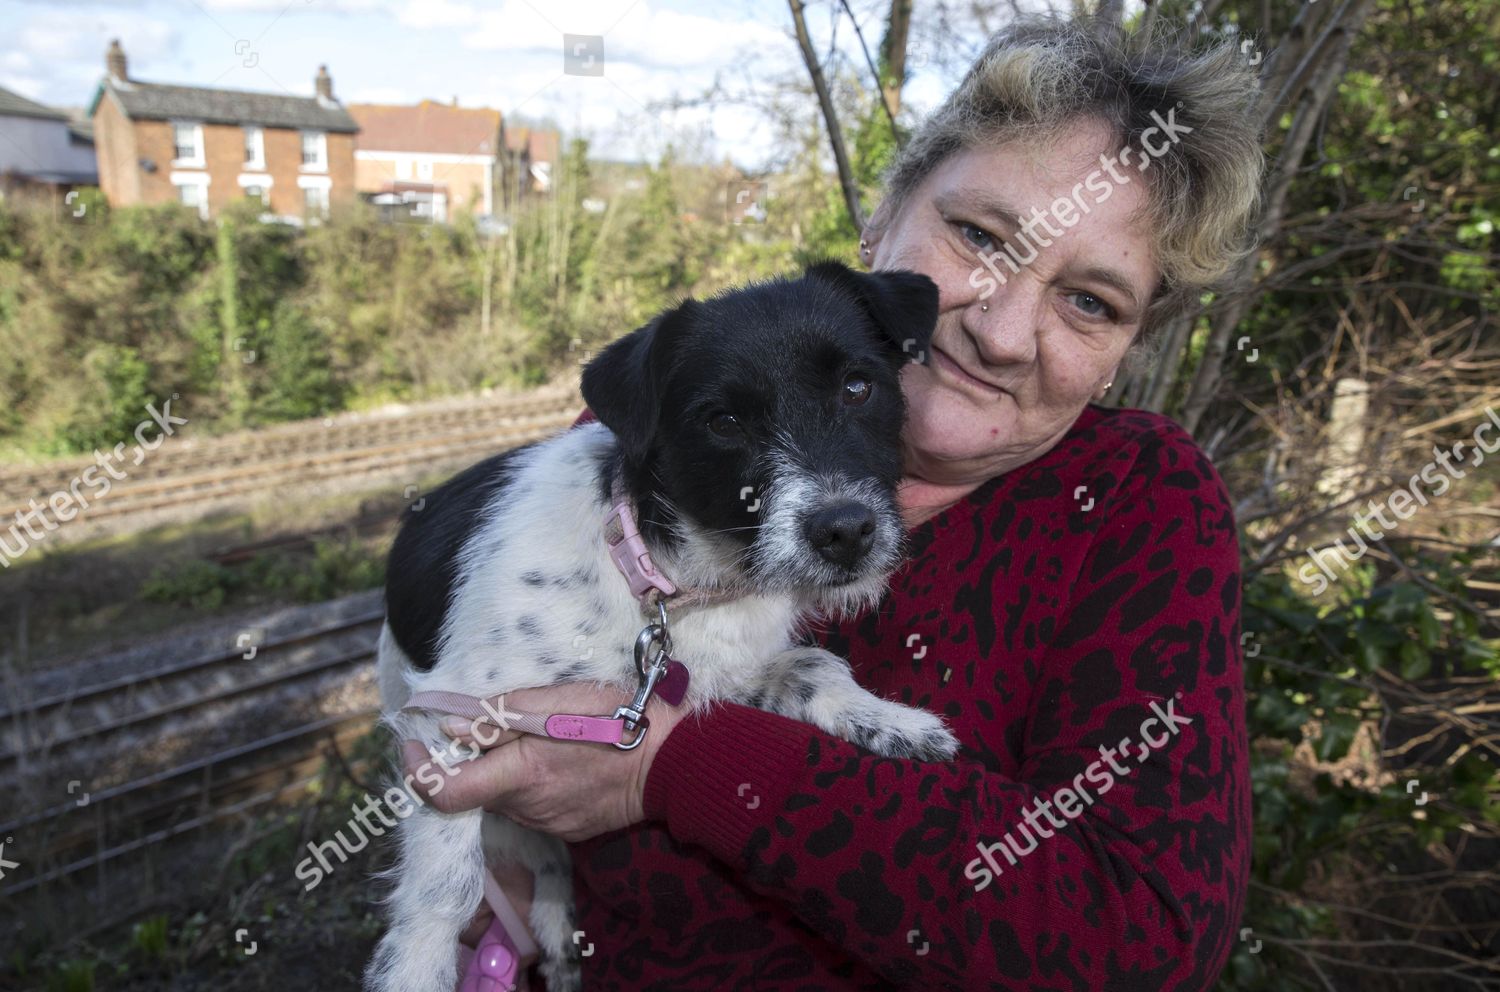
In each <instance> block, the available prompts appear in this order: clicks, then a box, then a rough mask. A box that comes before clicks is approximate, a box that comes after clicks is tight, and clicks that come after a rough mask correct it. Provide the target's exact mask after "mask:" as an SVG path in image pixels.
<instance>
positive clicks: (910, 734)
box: [854, 706, 958, 761]
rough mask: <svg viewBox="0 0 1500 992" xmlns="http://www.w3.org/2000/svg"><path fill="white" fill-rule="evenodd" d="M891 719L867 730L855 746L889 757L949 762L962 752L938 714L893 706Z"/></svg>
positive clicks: (890, 713) (890, 714) (889, 714)
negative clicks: (959, 751)
mask: <svg viewBox="0 0 1500 992" xmlns="http://www.w3.org/2000/svg"><path fill="white" fill-rule="evenodd" d="M887 715H888V718H887V719H885V720H882V721H880V723H879V724H876V725H874V726H870V727H866V728H863V731H862V733H861V734H860V735H859V737H857V738H855V740H854V743H856V744H858V745H860V746H861V747H863V748H866V749H867V750H870V751H874V752H875V753H876V754H880V755H884V756H885V757H887V758H915V759H916V760H918V761H948V760H949V759H951V758H952V757H953V756H954V755H956V754H957V753H958V739H957V738H956V737H954V736H953V734H952V733H951V732H950V731H949V730H948V728H947V727H946V726H944V725H943V721H942V719H941V718H939V717H938V716H937V715H936V714H934V713H928V712H927V711H926V710H919V709H914V708H912V707H910V706H892V708H891V711H890V712H888V714H887Z"/></svg>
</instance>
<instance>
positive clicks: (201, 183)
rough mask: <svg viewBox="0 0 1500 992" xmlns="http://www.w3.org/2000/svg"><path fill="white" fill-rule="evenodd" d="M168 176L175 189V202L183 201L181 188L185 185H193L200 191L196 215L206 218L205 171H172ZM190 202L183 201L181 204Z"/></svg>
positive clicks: (206, 180) (206, 188)
mask: <svg viewBox="0 0 1500 992" xmlns="http://www.w3.org/2000/svg"><path fill="white" fill-rule="evenodd" d="M168 178H169V179H170V180H171V182H172V187H173V188H174V189H176V190H177V202H178V203H183V200H182V190H183V187H185V186H194V187H196V188H197V189H199V190H200V191H201V194H200V199H199V201H198V216H199V217H202V218H203V219H204V220H208V184H209V176H208V173H206V172H174V173H172V174H171V175H170V176H168ZM191 205H192V204H188V203H183V206H191Z"/></svg>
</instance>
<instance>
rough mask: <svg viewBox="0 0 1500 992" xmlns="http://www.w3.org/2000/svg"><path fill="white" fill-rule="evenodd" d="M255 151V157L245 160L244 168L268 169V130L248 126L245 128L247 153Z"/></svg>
mask: <svg viewBox="0 0 1500 992" xmlns="http://www.w3.org/2000/svg"><path fill="white" fill-rule="evenodd" d="M252 150H254V152H255V157H254V158H249V157H247V158H246V159H245V162H244V165H243V166H242V168H245V169H264V168H265V167H266V130H265V128H261V127H255V126H253V125H252V126H247V127H246V128H245V153H246V155H247V156H248V155H249V153H250V152H251V151H252Z"/></svg>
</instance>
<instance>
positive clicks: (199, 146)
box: [170, 121, 208, 168]
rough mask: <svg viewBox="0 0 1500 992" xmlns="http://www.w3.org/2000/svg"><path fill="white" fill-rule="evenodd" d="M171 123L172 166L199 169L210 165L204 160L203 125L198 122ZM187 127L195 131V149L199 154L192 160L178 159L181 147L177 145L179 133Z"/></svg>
mask: <svg viewBox="0 0 1500 992" xmlns="http://www.w3.org/2000/svg"><path fill="white" fill-rule="evenodd" d="M170 123H171V127H172V164H173V165H174V166H176V165H184V166H198V167H199V168H202V167H204V166H206V165H207V164H208V161H207V159H206V158H204V154H205V153H204V150H203V125H202V124H200V123H199V122H197V121H171V122H170ZM187 127H190V128H192V129H193V148H194V150H195V151H196V152H197V154H196V155H194V156H193V157H192V158H178V157H177V149H178V147H179V146H178V143H177V137H178V134H177V132H178V130H179V129H180V128H187Z"/></svg>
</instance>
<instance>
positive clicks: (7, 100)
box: [0, 86, 68, 121]
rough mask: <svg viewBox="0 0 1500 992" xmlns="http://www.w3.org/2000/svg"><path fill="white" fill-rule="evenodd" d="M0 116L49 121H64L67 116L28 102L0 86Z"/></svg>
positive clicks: (33, 101)
mask: <svg viewBox="0 0 1500 992" xmlns="http://www.w3.org/2000/svg"><path fill="white" fill-rule="evenodd" d="M0 116H4V117H40V118H43V119H44V120H49V121H65V120H67V119H68V115H67V114H65V113H63V112H62V111H61V110H54V109H52V108H51V107H48V106H44V105H43V104H40V103H37V102H36V101H35V100H28V99H26V98H25V97H24V96H22V95H21V94H19V93H16V92H13V91H11V90H8V89H6V88H5V87H3V86H0Z"/></svg>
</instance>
